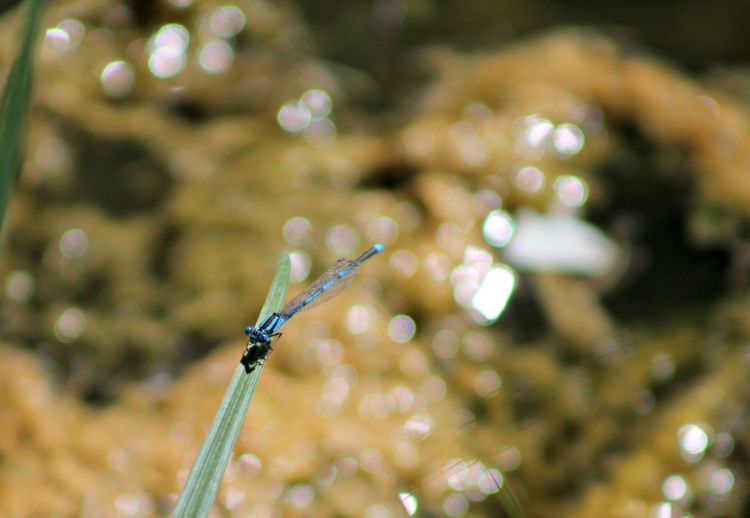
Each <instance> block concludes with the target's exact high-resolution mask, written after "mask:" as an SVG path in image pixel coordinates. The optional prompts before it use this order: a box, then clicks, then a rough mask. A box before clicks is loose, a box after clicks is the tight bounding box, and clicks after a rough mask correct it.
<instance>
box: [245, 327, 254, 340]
mask: <svg viewBox="0 0 750 518" xmlns="http://www.w3.org/2000/svg"><path fill="white" fill-rule="evenodd" d="M253 331H254V329H253V326H247V327H246V328H245V334H246V335H247V337H248V338H250V335H251V334H252V332H253Z"/></svg>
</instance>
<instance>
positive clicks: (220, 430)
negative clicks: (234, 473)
mask: <svg viewBox="0 0 750 518" xmlns="http://www.w3.org/2000/svg"><path fill="white" fill-rule="evenodd" d="M290 270H291V264H290V262H289V254H287V253H284V254H282V255H281V261H279V269H278V271H277V272H276V276H275V277H274V278H273V284H272V285H271V290H270V291H269V292H268V296H267V297H266V302H265V304H263V309H262V310H261V312H260V316H259V317H258V324H260V323H261V322H262V321H263V320H265V319H266V318H267V317H269V316H270V315H271V313H273V312H274V311H276V310H278V309H279V308H280V307H281V305H282V304H283V303H284V299H285V298H286V288H287V286H288V284H289V272H290ZM261 372H263V365H262V364H261V365H259V366H257V367H256V368H255V369H254V370H253V371H252V372H251V373H250V374H246V373H245V369H244V367H243V366H242V365H240V364H239V363H237V368H236V369H235V370H234V376H233V377H232V381H230V382H229V386H228V387H227V391H226V393H225V394H224V399H223V400H222V402H221V406H219V410H218V411H217V412H216V415H215V416H214V421H213V423H211V428H210V429H209V431H208V435H207V436H206V438H205V439H204V441H203V445H202V446H201V450H200V452H199V453H198V456H197V457H196V459H195V462H194V463H193V467H192V469H191V470H190V475H188V479H187V481H186V482H185V487H184V488H183V489H182V493H181V494H180V499H179V500H178V501H177V508H176V509H175V512H174V516H175V517H177V518H183V517H190V518H193V517H203V516H206V515H208V512H209V510H210V509H211V506H212V505H213V502H214V499H215V498H216V492H217V491H218V490H219V484H221V479H222V477H223V475H224V471H225V470H226V467H227V464H228V462H229V457H230V456H231V455H232V450H233V449H234V444H235V442H236V441H237V436H238V435H239V433H240V429H241V428H242V423H243V422H244V420H245V414H246V413H247V407H248V405H249V404H250V399H251V398H252V397H253V393H254V392H255V386H256V385H257V384H258V379H259V378H260V374H261Z"/></svg>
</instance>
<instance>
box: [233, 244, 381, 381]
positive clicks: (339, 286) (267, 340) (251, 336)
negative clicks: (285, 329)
mask: <svg viewBox="0 0 750 518" xmlns="http://www.w3.org/2000/svg"><path fill="white" fill-rule="evenodd" d="M382 251H383V245H381V244H379V243H378V244H376V245H373V246H372V247H370V248H369V249H368V250H367V251H366V252H365V253H364V254H362V255H360V256H359V257H357V258H356V259H346V258H343V257H342V258H341V259H339V260H337V261H336V262H335V263H333V266H331V267H330V268H328V270H326V272H325V273H324V274H323V275H321V276H320V277H318V279H317V280H316V281H315V282H313V283H312V284H311V285H310V286H308V287H307V289H306V290H305V291H303V292H302V293H300V294H299V295H297V296H296V297H294V298H293V299H292V300H290V301H289V302H287V304H286V305H285V306H284V307H283V308H281V309H280V310H279V311H277V312H276V313H273V314H272V315H271V316H270V317H268V318H267V319H265V320H264V321H263V322H262V323H261V324H260V325H259V326H258V327H254V326H247V327H246V328H245V334H246V335H247V338H248V341H247V347H246V348H245V352H243V353H242V359H241V360H240V363H241V364H242V365H243V366H244V367H245V372H246V373H248V374H249V373H251V372H252V371H253V370H254V369H255V367H257V366H258V365H259V364H261V363H262V362H263V361H265V359H266V357H267V356H268V354H269V353H270V352H271V350H272V347H271V342H272V341H273V339H274V338H277V337H279V336H281V333H279V332H278V331H279V328H281V326H282V325H284V323H285V322H286V321H287V320H289V319H290V318H292V317H293V316H294V315H295V314H296V313H298V312H300V311H306V310H308V309H310V308H313V307H315V306H317V305H318V304H321V303H323V302H325V301H327V300H329V299H331V298H333V297H335V296H336V295H338V294H339V293H341V291H342V290H343V289H344V288H346V287H347V286H349V284H351V282H352V281H353V280H354V276H355V275H356V274H357V272H358V271H359V267H360V265H361V264H362V263H363V262H365V261H366V260H368V259H369V258H370V257H372V256H374V255H375V254H379V253H380V252H382Z"/></svg>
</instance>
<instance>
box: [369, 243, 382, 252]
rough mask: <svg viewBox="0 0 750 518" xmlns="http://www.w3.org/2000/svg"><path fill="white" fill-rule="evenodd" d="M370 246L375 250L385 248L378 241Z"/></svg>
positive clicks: (378, 250) (379, 250)
mask: <svg viewBox="0 0 750 518" xmlns="http://www.w3.org/2000/svg"><path fill="white" fill-rule="evenodd" d="M372 247H373V248H374V249H375V251H376V252H382V251H383V249H384V248H385V247H384V246H383V245H381V244H380V243H375V244H374V245H372Z"/></svg>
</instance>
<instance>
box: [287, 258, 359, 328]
mask: <svg viewBox="0 0 750 518" xmlns="http://www.w3.org/2000/svg"><path fill="white" fill-rule="evenodd" d="M358 271H359V263H357V262H355V261H352V260H351V259H346V258H343V257H342V258H341V259H339V260H338V261H336V262H335V263H333V266H331V267H330V268H328V270H326V272H325V273H324V274H323V275H321V276H320V277H318V279H317V280H316V281H315V282H313V283H312V284H311V285H310V286H308V287H307V289H305V291H303V292H302V293H300V294H299V295H297V296H296V297H294V298H293V299H292V300H290V301H289V302H287V303H286V305H285V306H284V307H283V308H281V310H280V311H279V315H280V316H281V317H282V318H283V319H284V320H287V319H288V318H289V317H291V316H292V315H294V314H295V313H297V312H298V311H307V310H308V309H310V308H314V307H315V306H317V305H318V304H322V303H323V302H325V301H327V300H330V299H332V298H333V297H335V296H336V295H338V294H339V293H341V292H342V291H343V290H344V289H345V288H346V287H347V286H349V285H350V284H351V283H352V281H353V280H354V277H355V276H356V275H357V272H358Z"/></svg>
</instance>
